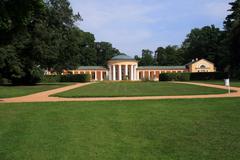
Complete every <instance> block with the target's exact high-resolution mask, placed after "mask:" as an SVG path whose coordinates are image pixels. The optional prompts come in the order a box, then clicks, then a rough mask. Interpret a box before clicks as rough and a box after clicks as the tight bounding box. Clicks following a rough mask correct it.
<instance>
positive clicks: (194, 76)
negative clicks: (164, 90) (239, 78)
mask: <svg viewBox="0 0 240 160" xmlns="http://www.w3.org/2000/svg"><path fill="white" fill-rule="evenodd" d="M226 78H228V74H227V73H222V72H204V73H203V72H198V73H162V74H160V75H159V81H190V80H191V81H195V80H198V81H200V80H223V79H226Z"/></svg>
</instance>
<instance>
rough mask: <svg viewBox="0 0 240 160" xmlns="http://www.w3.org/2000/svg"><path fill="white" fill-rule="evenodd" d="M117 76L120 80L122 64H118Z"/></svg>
mask: <svg viewBox="0 0 240 160" xmlns="http://www.w3.org/2000/svg"><path fill="white" fill-rule="evenodd" d="M118 77H119V81H121V80H122V66H121V65H118Z"/></svg>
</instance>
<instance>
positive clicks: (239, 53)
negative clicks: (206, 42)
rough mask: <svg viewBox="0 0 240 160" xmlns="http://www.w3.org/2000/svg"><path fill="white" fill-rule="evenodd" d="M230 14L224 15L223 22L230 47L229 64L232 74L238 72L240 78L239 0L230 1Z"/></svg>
mask: <svg viewBox="0 0 240 160" xmlns="http://www.w3.org/2000/svg"><path fill="white" fill-rule="evenodd" d="M230 5H231V6H232V7H231V9H230V11H231V14H230V15H228V16H227V17H226V20H225V22H224V26H225V30H226V32H227V42H228V45H229V49H230V53H231V55H230V61H229V62H230V63H229V64H230V66H231V70H230V71H231V72H232V74H233V75H234V76H236V74H238V77H239V78H240V63H239V62H240V47H239V46H240V0H235V1H234V2H231V3H230Z"/></svg>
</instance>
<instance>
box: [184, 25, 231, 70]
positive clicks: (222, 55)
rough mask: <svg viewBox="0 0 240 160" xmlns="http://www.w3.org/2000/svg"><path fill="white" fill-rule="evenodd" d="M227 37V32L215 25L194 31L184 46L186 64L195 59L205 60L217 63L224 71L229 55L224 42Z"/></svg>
mask: <svg viewBox="0 0 240 160" xmlns="http://www.w3.org/2000/svg"><path fill="white" fill-rule="evenodd" d="M225 36H226V34H225V32H223V31H220V29H219V28H216V27H215V26H214V25H212V26H205V27H203V28H201V29H198V28H195V29H193V30H192V31H191V33H190V34H188V35H187V39H186V40H185V41H184V42H183V45H182V48H183V50H184V52H185V55H184V58H185V62H189V61H191V60H192V59H195V58H205V59H208V60H210V61H212V62H213V63H215V64H216V66H217V68H218V69H220V70H223V69H224V68H225V67H226V60H227V57H228V56H227V55H228V54H229V52H228V49H227V47H226V44H225V41H224V39H225Z"/></svg>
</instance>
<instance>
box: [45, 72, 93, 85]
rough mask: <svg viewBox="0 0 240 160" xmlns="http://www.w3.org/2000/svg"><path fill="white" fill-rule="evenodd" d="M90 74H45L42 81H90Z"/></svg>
mask: <svg viewBox="0 0 240 160" xmlns="http://www.w3.org/2000/svg"><path fill="white" fill-rule="evenodd" d="M90 80H91V76H90V75H89V74H78V75H73V74H69V75H45V76H43V78H42V82H44V83H49V82H90Z"/></svg>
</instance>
